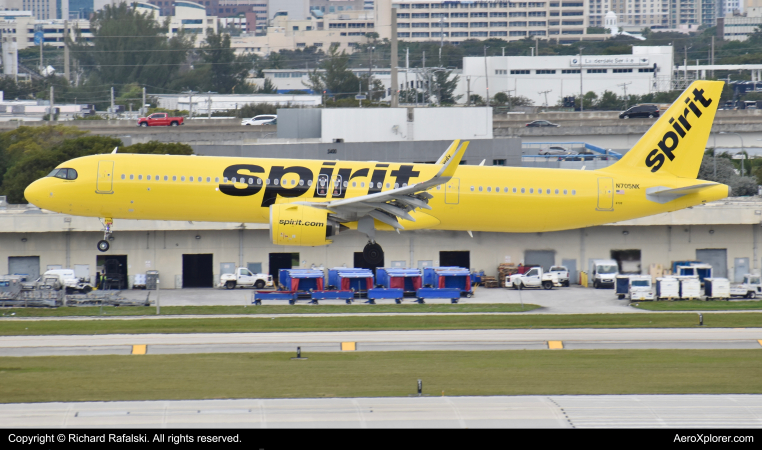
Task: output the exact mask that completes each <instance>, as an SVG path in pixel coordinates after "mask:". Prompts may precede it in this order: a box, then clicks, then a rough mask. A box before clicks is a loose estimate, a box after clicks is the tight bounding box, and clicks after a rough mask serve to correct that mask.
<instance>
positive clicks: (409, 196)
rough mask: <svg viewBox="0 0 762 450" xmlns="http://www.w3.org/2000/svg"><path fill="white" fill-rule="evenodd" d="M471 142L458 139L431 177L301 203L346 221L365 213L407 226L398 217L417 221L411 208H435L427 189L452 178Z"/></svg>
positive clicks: (391, 223) (383, 220)
mask: <svg viewBox="0 0 762 450" xmlns="http://www.w3.org/2000/svg"><path fill="white" fill-rule="evenodd" d="M468 144H469V142H468V141H465V142H463V143H462V144H461V143H460V141H459V140H456V141H454V142H453V143H452V145H451V146H450V148H448V149H447V151H446V152H445V153H444V154H443V155H442V157H440V158H439V160H440V161H442V160H444V161H445V163H444V164H443V165H442V167H441V169H439V172H437V174H436V175H434V176H433V177H432V178H431V179H429V180H426V181H422V182H420V183H415V184H411V185H409V186H403V187H399V188H396V189H391V190H389V191H384V192H377V193H375V194H368V195H363V196H361V197H353V198H348V199H341V200H332V201H328V202H298V203H300V204H304V205H309V206H312V207H315V208H324V209H327V210H329V211H331V213H332V214H331V215H332V216H334V217H336V218H337V219H339V220H340V221H344V222H354V221H359V220H361V219H363V218H365V217H370V218H373V219H376V220H378V221H379V222H382V223H385V224H387V225H389V226H390V227H392V228H395V229H404V227H403V226H402V225H401V224H400V223H399V220H398V219H404V220H409V221H411V222H415V218H414V217H413V216H411V215H410V212H412V211H414V210H415V209H416V208H420V209H431V206H429V205H428V201H429V200H430V199H431V198H433V196H432V195H431V194H429V193H428V192H426V191H427V190H429V189H431V188H433V187H435V186H437V185H440V184H444V183H446V182H447V181H449V180H450V178H452V176H453V175H454V174H455V170H456V169H457V168H458V164H460V161H461V160H462V159H463V154H464V153H465V152H466V149H467V148H468Z"/></svg>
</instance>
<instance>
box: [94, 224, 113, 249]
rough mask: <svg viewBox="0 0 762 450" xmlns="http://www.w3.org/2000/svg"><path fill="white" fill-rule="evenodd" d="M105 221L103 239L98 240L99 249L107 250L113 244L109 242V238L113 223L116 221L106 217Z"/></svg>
mask: <svg viewBox="0 0 762 450" xmlns="http://www.w3.org/2000/svg"><path fill="white" fill-rule="evenodd" d="M104 222H105V224H106V229H105V230H104V231H103V239H101V240H100V241H98V250H100V251H102V252H107V251H108V249H109V248H110V247H111V245H110V244H109V243H108V238H110V237H111V225H113V224H114V221H113V220H112V219H111V218H106V220H105V221H104Z"/></svg>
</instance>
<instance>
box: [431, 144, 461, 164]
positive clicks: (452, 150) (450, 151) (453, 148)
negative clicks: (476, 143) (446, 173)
mask: <svg viewBox="0 0 762 450" xmlns="http://www.w3.org/2000/svg"><path fill="white" fill-rule="evenodd" d="M458 145H460V139H455V140H454V141H452V144H450V146H449V147H447V150H445V152H444V153H442V156H440V157H439V159H438V160H437V162H435V163H434V164H444V163H446V162H447V161H448V160H449V159H450V158H452V157H453V155H455V152H456V151H457V150H458Z"/></svg>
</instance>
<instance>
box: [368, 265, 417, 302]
mask: <svg viewBox="0 0 762 450" xmlns="http://www.w3.org/2000/svg"><path fill="white" fill-rule="evenodd" d="M376 285H381V286H383V287H385V288H390V289H402V290H403V292H404V293H405V294H407V295H415V291H417V290H418V289H420V288H421V287H422V286H423V274H421V270H420V269H402V268H397V267H391V268H389V267H379V268H378V269H376Z"/></svg>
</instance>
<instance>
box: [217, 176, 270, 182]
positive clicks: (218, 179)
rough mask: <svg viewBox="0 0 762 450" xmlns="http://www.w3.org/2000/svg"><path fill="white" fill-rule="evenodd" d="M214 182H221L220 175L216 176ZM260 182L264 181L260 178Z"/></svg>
mask: <svg viewBox="0 0 762 450" xmlns="http://www.w3.org/2000/svg"><path fill="white" fill-rule="evenodd" d="M214 182H215V183H219V182H220V178H219V177H214ZM259 182H260V183H262V180H259Z"/></svg>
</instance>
